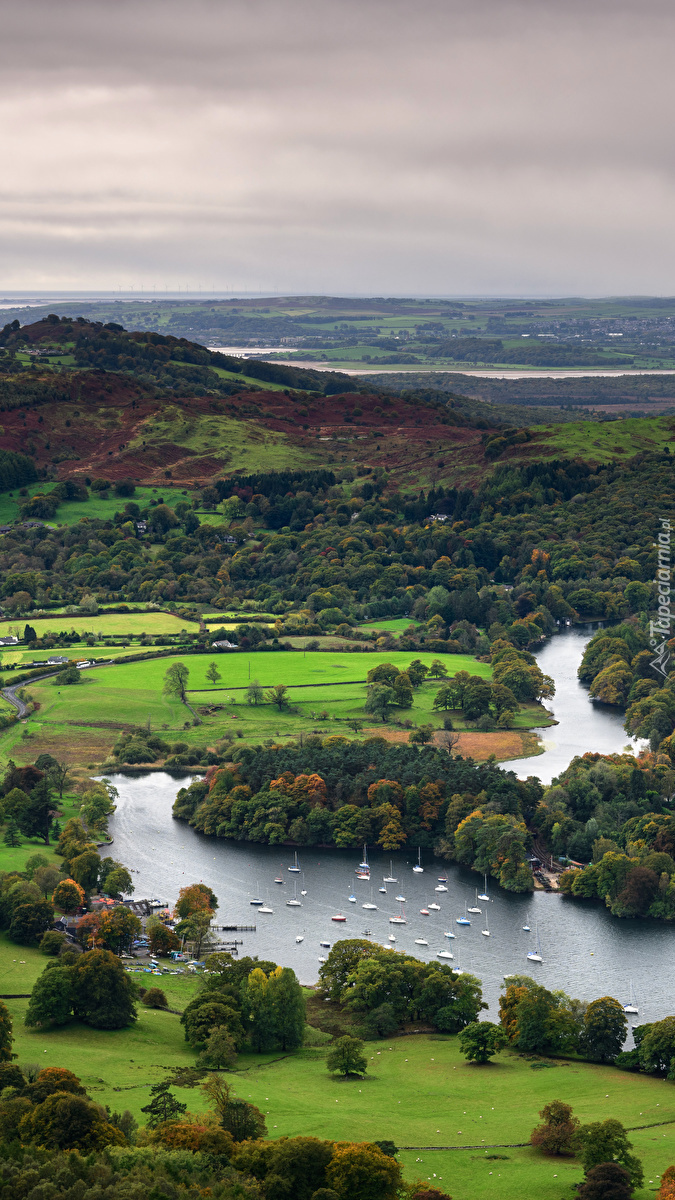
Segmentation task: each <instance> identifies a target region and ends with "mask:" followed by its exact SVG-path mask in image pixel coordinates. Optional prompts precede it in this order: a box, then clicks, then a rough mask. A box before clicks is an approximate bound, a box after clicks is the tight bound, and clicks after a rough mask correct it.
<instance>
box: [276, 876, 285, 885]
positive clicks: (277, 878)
mask: <svg viewBox="0 0 675 1200" xmlns="http://www.w3.org/2000/svg"><path fill="white" fill-rule="evenodd" d="M274 882H275V883H283V882H284V877H283V875H276V876H275V878H274Z"/></svg>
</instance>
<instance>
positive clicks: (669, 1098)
mask: <svg viewBox="0 0 675 1200" xmlns="http://www.w3.org/2000/svg"><path fill="white" fill-rule="evenodd" d="M15 960H16V961H15ZM21 960H23V962H21ZM46 961H47V960H46V959H45V958H44V957H43V956H42V955H40V954H39V952H37V951H35V950H32V949H28V948H24V947H20V946H13V945H12V943H10V942H8V941H7V939H6V937H4V936H1V937H0V968H1V969H2V974H3V980H5V979H6V980H7V981H8V983H7V986H6V990H7V991H9V990H12V991H14V990H16V991H17V992H19V991H28V990H30V987H31V986H32V984H33V983H34V981H35V979H36V978H37V976H38V975H39V974H40V972H41V971H42V970H43V969H44V966H45V965H46ZM135 978H138V980H139V981H142V982H145V980H146V977H145V976H142V975H138V976H135ZM147 978H150V977H149V976H148V977H147ZM153 982H155V981H154V980H153ZM156 982H157V983H158V986H161V987H162V989H163V990H164V991H165V992H166V994H167V998H168V999H169V1003H170V1005H171V1007H176V1008H182V1007H184V1005H185V1004H186V1003H187V1001H188V1000H189V999H190V997H191V996H192V995H193V994H194V990H195V989H196V988H197V987H198V986H199V985H198V983H197V981H196V980H194V979H191V978H186V977H183V976H180V977H174V976H165V977H163V978H162V980H161V983H160V981H159V980H157V981H156ZM7 1004H8V1007H9V1008H10V1011H11V1012H12V1015H13V1017H14V1034H15V1039H16V1042H15V1050H16V1052H17V1053H18V1056H19V1057H18V1061H19V1062H20V1063H21V1062H26V1061H30V1062H38V1063H39V1064H40V1065H41V1066H42V1065H45V1066H47V1065H49V1066H63V1065H67V1066H68V1067H69V1069H70V1070H72V1071H74V1072H75V1074H76V1075H78V1076H79V1077H80V1079H82V1081H83V1083H84V1084H85V1085H86V1086H87V1088H88V1090H89V1092H90V1093H91V1095H92V1096H93V1098H94V1099H95V1100H97V1101H98V1102H99V1103H101V1104H110V1105H111V1106H112V1107H115V1108H117V1109H123V1108H129V1109H130V1111H131V1112H132V1113H133V1114H134V1115H135V1116H136V1118H137V1119H139V1118H140V1120H141V1121H143V1120H144V1117H143V1115H142V1114H141V1108H142V1107H143V1105H144V1104H147V1102H148V1099H149V1088H150V1086H151V1084H153V1083H156V1082H158V1081H159V1080H161V1079H163V1078H166V1075H167V1073H168V1071H169V1070H170V1069H173V1068H176V1067H178V1066H187V1065H193V1064H194V1061H195V1055H194V1052H193V1051H191V1050H190V1048H189V1047H188V1046H187V1043H186V1042H185V1040H184V1037H183V1028H182V1026H181V1025H180V1018H179V1017H178V1016H176V1015H173V1014H171V1013H164V1012H157V1011H149V1010H147V1009H144V1008H143V1006H142V1005H139V1009H138V1011H139V1020H138V1022H137V1023H136V1025H135V1026H133V1027H131V1028H130V1029H126V1030H119V1031H116V1032H104V1031H99V1030H93V1029H89V1028H87V1027H86V1026H83V1025H79V1024H77V1023H73V1024H72V1025H68V1026H66V1027H64V1028H61V1029H53V1030H49V1031H46V1030H45V1031H42V1030H28V1029H26V1028H25V1027H24V1026H23V1023H22V1022H23V1016H24V1014H25V1009H26V1004H27V1001H25V1000H10V1001H7ZM325 1054H326V1050H325V1048H323V1047H319V1048H308V1047H306V1048H304V1049H302V1050H300V1051H298V1052H296V1053H294V1054H290V1055H281V1054H276V1055H265V1056H262V1055H241V1056H240V1058H239V1060H238V1063H237V1068H236V1072H235V1073H234V1074H232V1075H228V1079H229V1080H230V1081H231V1082H232V1083H233V1084H234V1087H235V1090H236V1092H237V1094H238V1095H239V1096H241V1097H242V1098H243V1099H245V1100H250V1101H251V1102H252V1103H254V1104H256V1105H257V1106H258V1107H259V1108H260V1109H261V1110H262V1111H263V1112H264V1113H265V1115H266V1118H267V1125H268V1130H269V1134H270V1136H271V1137H273V1138H276V1137H282V1136H289V1137H294V1136H297V1135H300V1134H303V1135H312V1136H315V1137H319V1138H331V1139H335V1140H355V1141H365V1140H375V1139H384V1138H387V1139H391V1140H392V1141H394V1142H395V1143H396V1144H397V1145H399V1146H413V1147H415V1146H421V1147H427V1146H438V1145H440V1146H444V1145H445V1146H448V1145H452V1146H458V1147H467V1149H457V1150H446V1151H443V1150H439V1151H431V1150H414V1149H413V1150H403V1151H402V1152H401V1153H400V1155H399V1159H400V1161H401V1162H402V1163H403V1165H404V1170H405V1175H406V1177H407V1178H408V1179H410V1180H412V1179H417V1178H422V1179H424V1180H426V1179H429V1180H430V1181H431V1182H432V1183H437V1184H438V1186H439V1187H441V1188H442V1190H446V1189H447V1190H449V1191H450V1192H451V1195H452V1196H453V1197H454V1200H488V1198H489V1200H493V1198H495V1197H499V1200H520V1198H521V1197H523V1196H536V1197H538V1198H539V1197H542V1200H563V1198H564V1197H567V1196H568V1195H569V1191H570V1185H571V1184H572V1183H574V1182H576V1181H578V1180H580V1179H581V1176H582V1172H581V1168H580V1166H579V1164H578V1163H577V1162H575V1160H573V1159H572V1160H570V1159H554V1158H546V1157H544V1156H543V1155H540V1154H537V1153H536V1152H535V1151H534V1150H532V1149H531V1148H530V1147H528V1146H525V1147H517V1148H515V1147H511V1146H504V1148H493V1146H494V1144H495V1143H497V1144H504V1143H514V1142H526V1141H527V1139H528V1137H529V1134H530V1131H531V1129H532V1128H533V1126H534V1125H535V1124H537V1123H538V1120H539V1110H540V1109H541V1108H542V1107H543V1105H544V1104H546V1103H548V1102H549V1101H551V1100H553V1099H562V1100H565V1101H566V1102H567V1103H569V1104H571V1105H572V1107H573V1109H574V1112H575V1114H576V1115H577V1116H578V1117H579V1118H580V1119H581V1121H582V1122H587V1121H593V1120H604V1119H606V1118H607V1117H615V1118H618V1119H619V1120H621V1121H622V1122H623V1124H624V1125H625V1126H627V1127H630V1126H637V1125H650V1124H652V1123H656V1122H659V1121H673V1122H675V1091H674V1090H673V1085H672V1084H671V1083H669V1082H667V1081H664V1080H660V1079H655V1078H650V1077H645V1076H635V1075H630V1074H626V1073H623V1072H621V1071H617V1070H616V1069H614V1068H612V1067H602V1066H596V1065H592V1064H589V1063H582V1062H575V1061H565V1060H561V1061H560V1062H557V1063H555V1064H554V1065H552V1068H551V1069H550V1070H537V1071H533V1070H532V1069H531V1064H530V1062H529V1061H527V1060H526V1059H523V1058H520V1057H519V1056H517V1055H516V1054H513V1053H511V1052H506V1053H503V1054H500V1055H499V1056H498V1058H497V1060H496V1061H495V1062H494V1063H492V1064H490V1065H489V1066H486V1067H478V1066H474V1065H470V1064H468V1063H466V1062H465V1061H464V1059H463V1058H462V1056H461V1055H460V1053H459V1047H458V1043H457V1039H456V1038H451V1037H448V1038H446V1037H433V1036H431V1037H430V1036H426V1035H425V1036H419V1035H418V1036H408V1037H402V1038H394V1039H392V1040H391V1041H387V1040H384V1041H378V1042H369V1043H367V1057H368V1059H369V1063H368V1066H369V1070H368V1074H367V1076H366V1078H365V1079H363V1080H357V1079H353V1080H348V1081H342V1080H339V1079H337V1078H335V1077H333V1076H331V1075H329V1073H328V1072H327V1070H326V1066H325ZM176 1094H177V1095H178V1096H179V1097H180V1099H181V1100H182V1101H184V1102H186V1103H187V1104H188V1107H189V1108H191V1109H194V1110H199V1109H200V1108H203V1104H202V1103H201V1096H200V1094H199V1093H198V1092H194V1091H183V1090H180V1091H176ZM630 1138H631V1141H632V1142H633V1144H634V1149H635V1152H636V1153H637V1154H638V1155H639V1157H640V1158H641V1159H642V1161H643V1164H644V1167H645V1179H646V1181H647V1182H646V1186H645V1188H644V1189H643V1190H641V1191H639V1192H637V1193H636V1200H646V1197H647V1196H649V1195H650V1193H653V1191H654V1190H655V1186H658V1177H659V1176H660V1175H661V1174H662V1173H663V1171H664V1170H665V1168H666V1167H667V1166H668V1165H669V1164H670V1163H671V1162H672V1161H673V1160H675V1124H673V1125H670V1124H667V1125H664V1126H662V1127H659V1126H658V1125H656V1124H654V1127H653V1128H648V1129H643V1130H639V1131H636V1132H634V1133H631V1134H630ZM483 1146H485V1147H487V1148H488V1149H487V1154H486V1151H485V1150H484V1149H482V1148H481V1147H483ZM469 1147H475V1148H473V1149H471V1148H469ZM489 1154H499V1155H503V1156H504V1157H503V1158H499V1159H487V1155H489ZM486 1159H487V1161H486ZM490 1172H492V1174H490ZM434 1177H435V1178H434ZM648 1181H653V1182H651V1184H650V1182H648Z"/></svg>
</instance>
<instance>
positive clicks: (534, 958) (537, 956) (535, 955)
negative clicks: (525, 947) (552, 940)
mask: <svg viewBox="0 0 675 1200" xmlns="http://www.w3.org/2000/svg"><path fill="white" fill-rule="evenodd" d="M535 941H536V945H535V948H534V950H530V952H529V954H528V956H527V958H528V961H529V962H543V961H544V960H543V958H542V955H541V946H540V945H539V929H538V928H537V927H536V926H535Z"/></svg>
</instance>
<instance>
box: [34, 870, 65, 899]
mask: <svg viewBox="0 0 675 1200" xmlns="http://www.w3.org/2000/svg"><path fill="white" fill-rule="evenodd" d="M60 879H61V873H60V872H59V871H58V870H57V868H56V867H38V869H37V871H36V872H35V874H34V875H33V883H34V884H35V886H36V887H39V889H40V891H41V892H42V895H43V896H45V897H47V896H51V895H52V892H53V891H54V888H55V887H56V885H57V884H58V882H59V880H60Z"/></svg>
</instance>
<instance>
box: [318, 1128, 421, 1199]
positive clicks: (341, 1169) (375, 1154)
mask: <svg viewBox="0 0 675 1200" xmlns="http://www.w3.org/2000/svg"><path fill="white" fill-rule="evenodd" d="M326 1181H327V1183H328V1185H329V1187H332V1188H334V1189H335V1191H336V1192H337V1193H338V1195H339V1196H341V1197H342V1196H343V1197H348V1196H350V1197H351V1196H353V1197H356V1196H358V1197H359V1200H395V1198H396V1196H397V1195H399V1189H400V1187H401V1184H402V1182H403V1179H402V1175H401V1166H400V1164H399V1163H397V1161H396V1159H395V1158H392V1157H391V1156H390V1155H389V1154H383V1153H382V1151H381V1150H380V1148H379V1146H374V1145H372V1144H371V1143H368V1142H361V1143H359V1142H356V1143H346V1144H345V1143H344V1142H342V1143H338V1144H337V1146H336V1147H335V1152H334V1154H333V1157H332V1158H331V1160H330V1162H329V1164H328V1166H327V1168H326Z"/></svg>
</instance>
